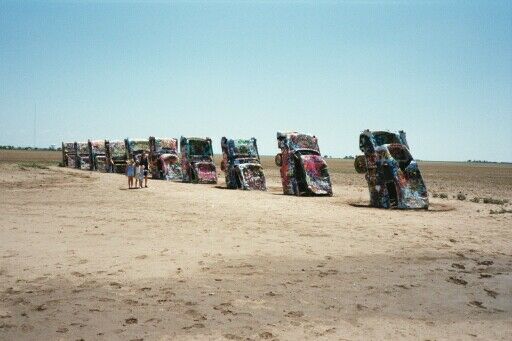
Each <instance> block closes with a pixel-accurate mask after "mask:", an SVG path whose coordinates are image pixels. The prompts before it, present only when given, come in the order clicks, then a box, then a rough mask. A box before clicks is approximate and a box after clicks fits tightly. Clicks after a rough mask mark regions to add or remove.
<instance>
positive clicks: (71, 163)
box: [62, 142, 78, 168]
mask: <svg viewBox="0 0 512 341" xmlns="http://www.w3.org/2000/svg"><path fill="white" fill-rule="evenodd" d="M76 158H77V152H76V142H62V166H64V167H69V168H77V164H78V163H77V160H76Z"/></svg>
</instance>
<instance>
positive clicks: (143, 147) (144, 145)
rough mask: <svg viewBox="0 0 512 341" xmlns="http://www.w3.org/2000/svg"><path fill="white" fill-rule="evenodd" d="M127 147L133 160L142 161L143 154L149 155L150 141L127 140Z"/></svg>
mask: <svg viewBox="0 0 512 341" xmlns="http://www.w3.org/2000/svg"><path fill="white" fill-rule="evenodd" d="M125 143H126V147H127V148H128V155H129V158H130V159H131V160H134V161H140V159H141V157H142V153H144V152H146V154H149V139H129V138H128V139H126V140H125Z"/></svg>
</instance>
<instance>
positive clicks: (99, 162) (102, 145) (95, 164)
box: [89, 140, 111, 173]
mask: <svg viewBox="0 0 512 341" xmlns="http://www.w3.org/2000/svg"><path fill="white" fill-rule="evenodd" d="M108 145H109V144H108V141H106V140H89V152H90V155H91V163H92V167H91V169H92V170H96V171H99V172H103V173H106V172H110V171H111V167H110V153H109V148H108Z"/></svg>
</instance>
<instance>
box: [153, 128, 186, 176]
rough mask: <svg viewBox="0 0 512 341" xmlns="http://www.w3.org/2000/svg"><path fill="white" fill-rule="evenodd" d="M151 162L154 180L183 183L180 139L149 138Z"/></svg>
mask: <svg viewBox="0 0 512 341" xmlns="http://www.w3.org/2000/svg"><path fill="white" fill-rule="evenodd" d="M149 162H150V164H151V176H152V177H153V179H166V180H172V181H181V180H182V174H181V166H180V158H179V155H178V139H175V138H156V137H153V136H151V137H150V138H149Z"/></svg>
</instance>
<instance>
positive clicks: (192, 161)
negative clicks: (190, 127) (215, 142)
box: [180, 136, 217, 184]
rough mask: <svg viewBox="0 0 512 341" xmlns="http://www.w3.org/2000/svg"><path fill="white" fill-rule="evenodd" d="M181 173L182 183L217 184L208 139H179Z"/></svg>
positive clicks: (210, 141) (215, 170)
mask: <svg viewBox="0 0 512 341" xmlns="http://www.w3.org/2000/svg"><path fill="white" fill-rule="evenodd" d="M180 150H181V171H182V173H183V182H194V183H206V184H216V183H217V169H216V168H215V163H214V162H213V148H212V140H211V139H210V138H208V137H207V138H198V137H183V136H182V137H181V139H180Z"/></svg>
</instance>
